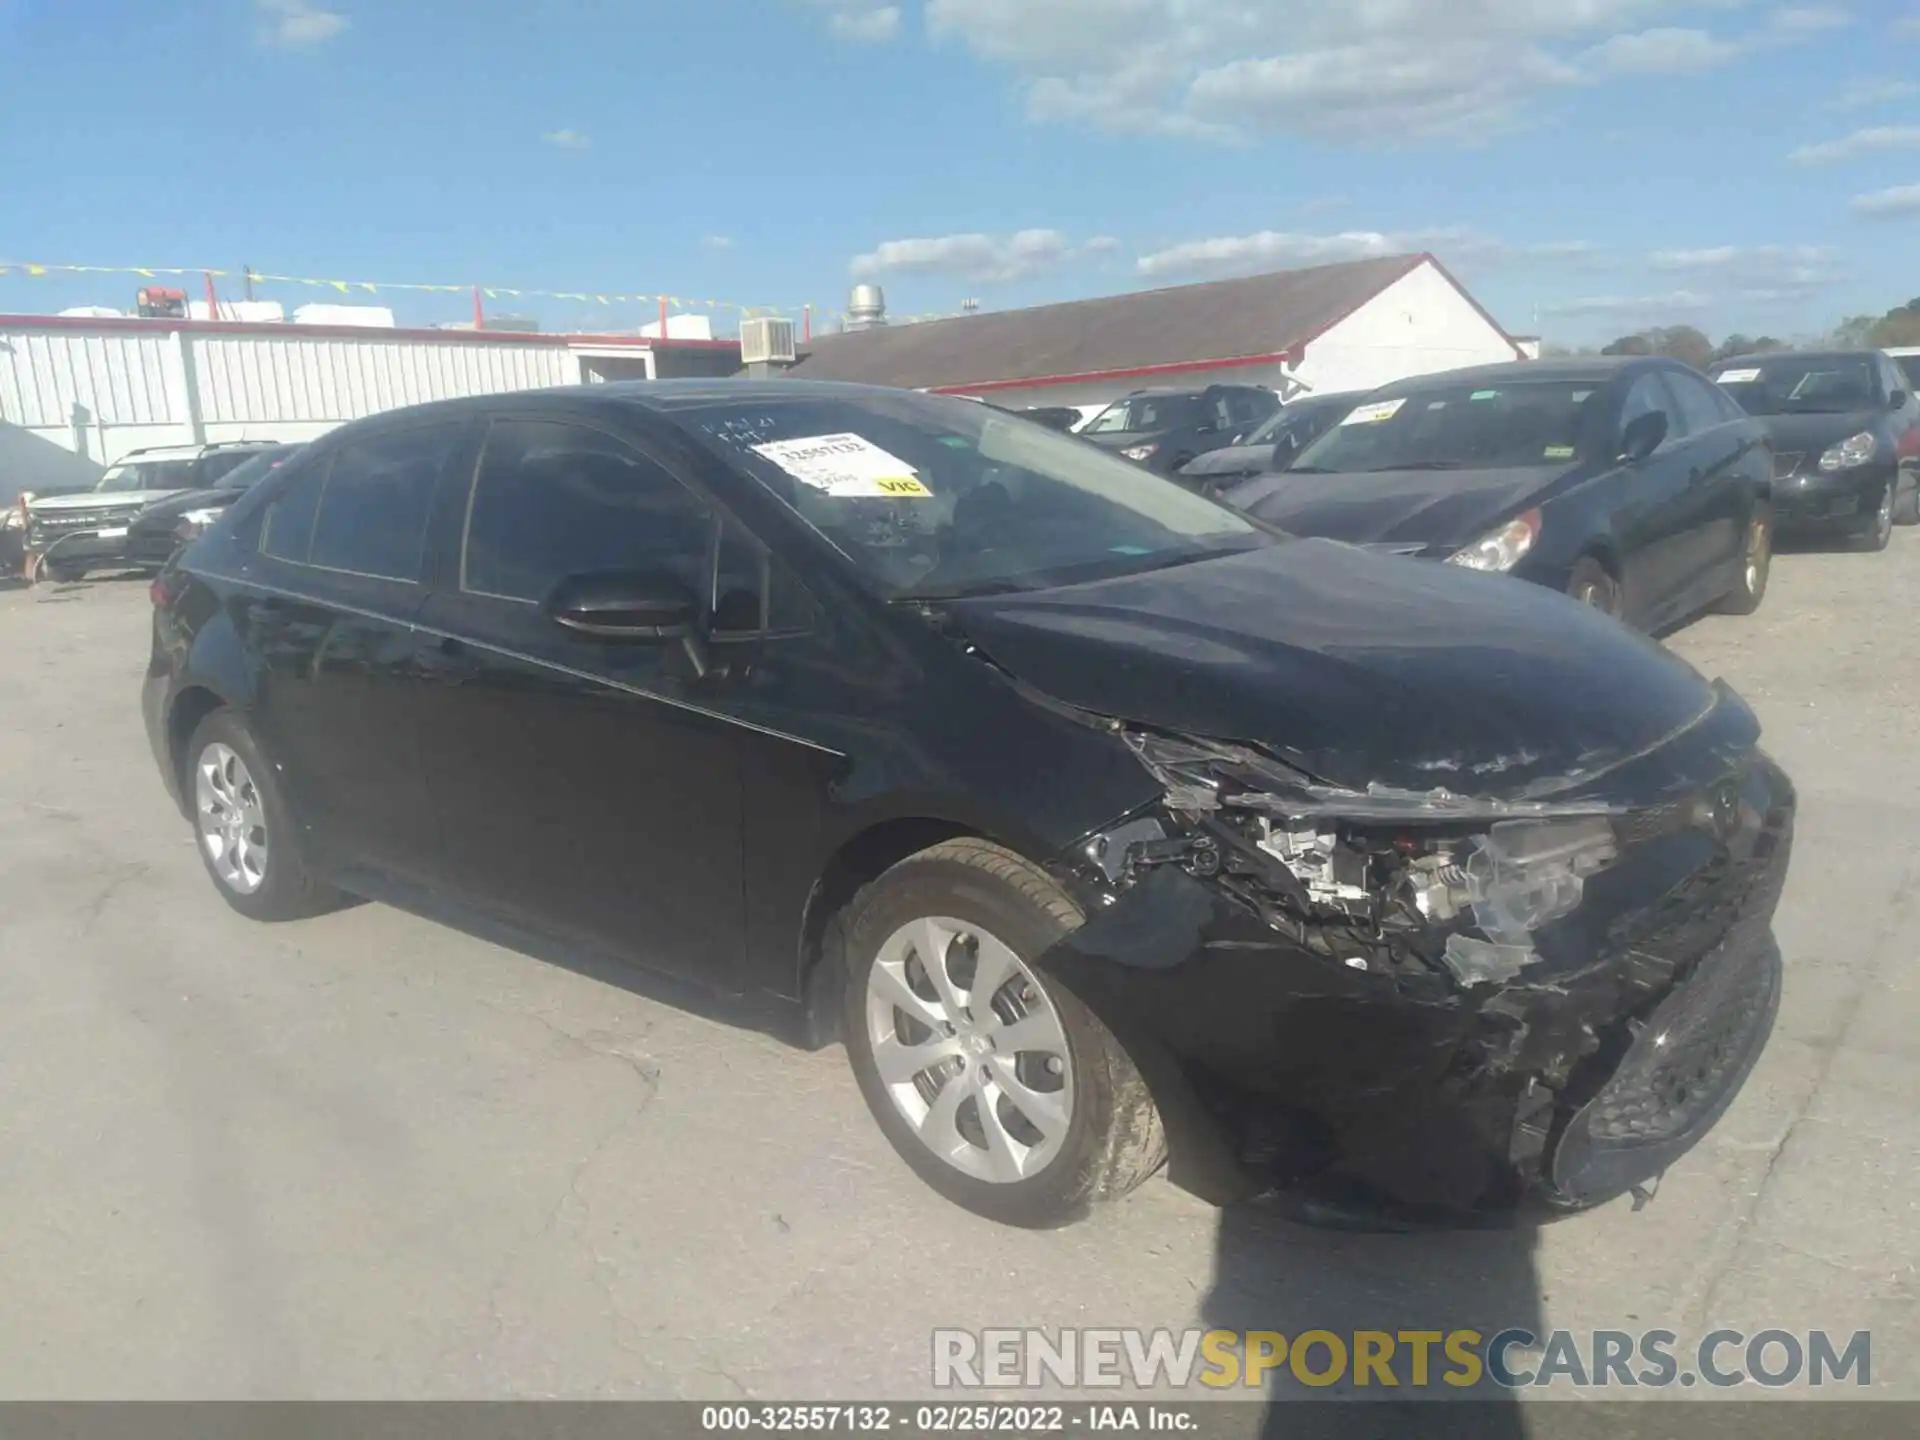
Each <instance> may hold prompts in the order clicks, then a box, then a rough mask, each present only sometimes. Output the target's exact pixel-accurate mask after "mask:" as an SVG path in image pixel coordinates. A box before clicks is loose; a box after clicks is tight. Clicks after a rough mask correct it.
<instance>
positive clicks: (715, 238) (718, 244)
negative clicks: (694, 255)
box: [700, 235, 733, 250]
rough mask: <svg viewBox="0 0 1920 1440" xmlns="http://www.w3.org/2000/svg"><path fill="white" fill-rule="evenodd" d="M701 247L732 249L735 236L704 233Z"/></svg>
mask: <svg viewBox="0 0 1920 1440" xmlns="http://www.w3.org/2000/svg"><path fill="white" fill-rule="evenodd" d="M700 248H701V249H702V250H731V249H733V237H732V236H731V235H703V236H701V237H700Z"/></svg>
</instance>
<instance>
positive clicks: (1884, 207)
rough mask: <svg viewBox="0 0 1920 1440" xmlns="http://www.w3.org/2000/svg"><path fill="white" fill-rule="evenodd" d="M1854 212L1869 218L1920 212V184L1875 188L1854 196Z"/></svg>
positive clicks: (1890, 217) (1887, 217) (1892, 216)
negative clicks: (1869, 191)
mask: <svg viewBox="0 0 1920 1440" xmlns="http://www.w3.org/2000/svg"><path fill="white" fill-rule="evenodd" d="M1853 213H1854V214H1856V215H1858V216H1861V217H1862V218H1863V219H1867V220H1890V219H1892V218H1894V217H1895V216H1899V215H1914V214H1920V185H1895V186H1894V187H1893V188H1892V189H1890V190H1875V191H1873V192H1872V193H1871V194H1868V195H1856V196H1854V197H1853Z"/></svg>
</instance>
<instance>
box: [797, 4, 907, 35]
mask: <svg viewBox="0 0 1920 1440" xmlns="http://www.w3.org/2000/svg"><path fill="white" fill-rule="evenodd" d="M813 3H814V4H816V5H819V6H823V7H824V8H825V9H826V10H827V12H828V14H827V28H828V29H829V30H831V31H832V32H833V33H834V34H835V35H836V36H837V37H839V38H840V39H842V40H853V41H857V42H859V43H861V44H863V45H878V44H882V43H884V42H885V41H888V40H892V39H893V38H894V37H895V36H897V35H899V33H900V7H899V6H898V5H874V4H871V3H869V0H813Z"/></svg>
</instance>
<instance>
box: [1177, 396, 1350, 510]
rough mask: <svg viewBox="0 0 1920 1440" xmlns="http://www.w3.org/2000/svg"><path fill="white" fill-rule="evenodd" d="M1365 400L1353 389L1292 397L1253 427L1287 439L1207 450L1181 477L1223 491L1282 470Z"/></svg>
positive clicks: (1210, 490)
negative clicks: (1334, 423)
mask: <svg viewBox="0 0 1920 1440" xmlns="http://www.w3.org/2000/svg"><path fill="white" fill-rule="evenodd" d="M1365 398H1366V395H1365V392H1364V391H1360V390H1352V391H1340V392H1335V393H1330V394H1324V395H1306V396H1302V397H1301V398H1300V399H1297V400H1289V401H1288V402H1287V403H1286V404H1285V405H1284V406H1283V407H1281V410H1280V413H1279V415H1277V416H1275V417H1274V418H1273V419H1271V420H1268V421H1266V422H1264V423H1263V424H1261V425H1260V426H1258V427H1256V428H1255V431H1254V434H1259V433H1261V432H1263V431H1265V432H1272V431H1273V430H1274V427H1275V426H1276V425H1277V426H1278V427H1279V429H1280V433H1281V435H1282V436H1283V438H1281V439H1269V440H1266V441H1263V442H1262V443H1260V444H1249V443H1245V442H1241V443H1236V444H1233V445H1224V446H1222V447H1221V448H1220V449H1218V450H1209V451H1208V452H1207V453H1206V454H1204V455H1200V456H1196V457H1195V458H1194V459H1192V460H1190V461H1188V462H1187V463H1186V464H1185V465H1182V466H1181V467H1180V478H1181V479H1182V481H1184V482H1187V483H1190V484H1192V485H1194V486H1196V487H1197V488H1200V489H1201V490H1203V491H1204V493H1206V494H1209V495H1219V494H1221V493H1222V492H1224V491H1225V490H1227V489H1230V488H1231V487H1233V486H1234V485H1237V484H1239V483H1240V482H1241V481H1244V480H1251V479H1252V478H1253V477H1254V476H1256V475H1266V474H1269V473H1271V472H1273V471H1276V470H1284V469H1286V468H1287V465H1288V464H1289V463H1290V462H1291V461H1292V460H1293V457H1294V456H1296V455H1298V454H1299V453H1300V452H1301V451H1302V450H1304V449H1305V448H1306V447H1307V446H1308V445H1311V444H1312V443H1313V442H1314V441H1315V440H1317V439H1319V438H1320V436H1321V434H1322V433H1323V432H1324V431H1325V430H1326V429H1327V427H1328V426H1330V425H1332V424H1333V422H1334V421H1336V420H1338V419H1339V418H1340V417H1341V416H1342V415H1343V414H1345V413H1346V412H1347V411H1348V410H1349V409H1351V408H1352V407H1353V406H1355V405H1357V404H1359V403H1360V401H1361V400H1363V399H1365ZM1248 439H1249V440H1250V439H1251V436H1249V437H1248Z"/></svg>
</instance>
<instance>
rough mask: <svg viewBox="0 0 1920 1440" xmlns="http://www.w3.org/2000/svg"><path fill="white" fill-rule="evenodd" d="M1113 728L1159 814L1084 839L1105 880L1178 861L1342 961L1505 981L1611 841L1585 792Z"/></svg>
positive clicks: (1532, 955) (1118, 881) (1611, 853)
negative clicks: (1313, 759)
mask: <svg viewBox="0 0 1920 1440" xmlns="http://www.w3.org/2000/svg"><path fill="white" fill-rule="evenodd" d="M1125 738H1126V741H1127V744H1128V746H1129V747H1130V748H1131V749H1132V750H1133V752H1134V754H1135V755H1136V756H1137V757H1138V758H1139V760H1140V762H1141V764H1143V765H1144V766H1146V768H1147V769H1148V771H1149V772H1151V773H1152V774H1153V776H1154V777H1155V778H1156V779H1157V780H1159V782H1160V783H1161V785H1162V786H1163V787H1164V789H1165V794H1164V798H1163V800H1162V803H1161V806H1160V807H1159V813H1158V814H1156V815H1153V816H1142V817H1138V818H1135V819H1133V820H1132V821H1130V822H1128V823H1127V824H1125V825H1122V826H1120V827H1117V828H1116V829H1114V830H1112V831H1110V832H1108V833H1107V834H1104V835H1101V836H1098V837H1096V838H1095V839H1094V840H1093V841H1092V842H1091V843H1090V844H1089V846H1088V850H1087V854H1088V858H1089V859H1090V860H1091V861H1092V862H1093V863H1094V864H1095V865H1096V866H1097V867H1098V868H1099V870H1100V871H1101V873H1102V874H1103V875H1104V876H1105V878H1106V880H1107V882H1108V883H1109V884H1111V885H1114V886H1115V887H1117V888H1124V887H1126V886H1127V885H1130V884H1132V883H1133V882H1134V881H1135V880H1136V879H1137V878H1138V877H1139V875H1140V874H1141V873H1142V871H1144V870H1146V869H1149V868H1151V867H1154V866H1157V865H1169V864H1172V865H1178V866H1180V867H1181V868H1182V869H1184V870H1185V871H1187V873H1188V874H1190V875H1193V876H1195V877H1196V878H1199V879H1203V880H1206V881H1208V882H1209V883H1211V884H1214V885H1216V886H1218V887H1220V888H1221V889H1223V890H1225V891H1226V892H1227V893H1228V894H1230V895H1231V896H1232V897H1233V898H1234V899H1236V900H1238V901H1239V902H1240V903H1241V904H1242V905H1244V906H1246V907H1247V908H1250V909H1251V910H1253V911H1254V912H1255V913H1256V914H1258V915H1259V916H1260V917H1261V918H1262V919H1263V920H1265V921H1266V922H1267V923H1268V924H1269V925H1271V926H1272V927H1273V928H1274V929H1275V930H1277V931H1279V932H1280V933H1282V934H1283V935H1285V936H1287V937H1288V938H1289V939H1291V940H1293V941H1295V942H1296V943H1297V944H1299V945H1301V946H1302V947H1304V948H1306V949H1308V950H1310V951H1312V952H1313V953H1315V954H1318V955H1322V956H1324V957H1326V958H1327V959H1328V960H1330V961H1334V962H1337V963H1339V964H1342V965H1345V966H1347V967H1349V968H1351V969H1354V970H1363V971H1369V972H1373V971H1378V972H1383V973H1393V974H1408V973H1420V972H1429V973H1446V974H1450V975H1451V976H1452V977H1453V979H1454V980H1455V981H1456V982H1457V983H1458V984H1460V985H1467V986H1471V985H1481V984H1499V983H1503V982H1505V981H1508V980H1511V979H1513V978H1514V977H1516V976H1518V975H1519V974H1520V973H1521V972H1522V971H1523V970H1524V969H1525V968H1526V967H1527V966H1529V965H1532V964H1534V963H1535V962H1537V961H1538V960H1539V958H1540V957H1539V954H1538V953H1537V951H1536V950H1535V949H1534V944H1533V936H1534V932H1535V931H1537V930H1539V929H1540V928H1541V927H1542V926H1545V925H1547V924H1548V923H1550V922H1551V921H1554V920H1557V919H1559V918H1560V917H1562V916H1564V915H1567V914H1570V913H1571V912H1572V911H1573V910H1574V909H1575V908H1576V907H1577V906H1578V905H1579V904H1580V901H1581V897H1582V895H1583V894H1584V891H1585V883H1586V880H1587V878H1588V877H1589V876H1591V875H1594V874H1596V873H1597V872H1599V871H1600V870H1602V869H1605V868H1606V867H1607V866H1608V865H1610V864H1612V863H1613V861H1614V860H1615V859H1616V858H1617V857H1618V854H1619V850H1618V845H1617V841H1616V838H1615V835H1614V828H1613V822H1612V820H1611V818H1610V816H1609V813H1608V812H1607V811H1606V809H1605V808H1604V807H1600V806H1588V807H1584V808H1582V807H1574V808H1572V809H1557V808H1554V807H1550V806H1545V805H1528V804H1502V803H1499V802H1489V801H1482V800H1475V799H1472V798H1471V797H1466V796H1457V795H1454V794H1452V793H1450V792H1448V791H1445V790H1434V791H1428V792H1407V791H1396V790H1389V789H1386V788H1383V787H1375V788H1373V789H1370V790H1367V791H1346V790H1339V789H1334V788H1330V787H1327V786H1323V785H1320V784H1318V783H1316V782H1315V781H1313V780H1311V779H1310V778H1309V777H1307V776H1305V775H1302V774H1300V773H1299V772H1297V771H1295V770H1293V769H1291V768H1290V767H1288V766H1286V765H1284V764H1281V763H1279V762H1278V761H1275V760H1273V759H1271V758H1269V757H1268V756H1265V755H1263V754H1260V753H1258V752H1256V751H1252V750H1248V749H1244V748H1241V747H1236V746H1230V745H1218V744H1213V743H1211V742H1199V741H1193V740H1180V739H1173V738H1170V737H1166V736H1161V735H1153V734H1148V733H1144V732H1141V731H1127V732H1125Z"/></svg>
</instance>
